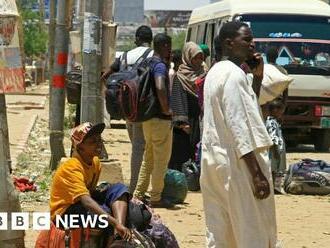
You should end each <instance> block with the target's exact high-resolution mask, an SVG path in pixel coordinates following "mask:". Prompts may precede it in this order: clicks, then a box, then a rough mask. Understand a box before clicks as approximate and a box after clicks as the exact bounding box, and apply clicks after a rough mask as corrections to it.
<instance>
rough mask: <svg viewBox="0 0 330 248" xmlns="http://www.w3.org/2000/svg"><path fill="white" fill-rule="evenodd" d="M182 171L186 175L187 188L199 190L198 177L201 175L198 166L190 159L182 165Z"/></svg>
mask: <svg viewBox="0 0 330 248" xmlns="http://www.w3.org/2000/svg"><path fill="white" fill-rule="evenodd" d="M182 172H183V173H184V174H185V176H186V179H187V185H188V190H190V191H199V190H200V184H199V178H200V175H201V168H200V166H199V165H198V164H197V163H195V162H193V161H192V160H191V159H190V160H188V161H187V162H185V163H184V164H183V165H182Z"/></svg>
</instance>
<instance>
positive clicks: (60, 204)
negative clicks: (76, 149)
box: [50, 153, 101, 220]
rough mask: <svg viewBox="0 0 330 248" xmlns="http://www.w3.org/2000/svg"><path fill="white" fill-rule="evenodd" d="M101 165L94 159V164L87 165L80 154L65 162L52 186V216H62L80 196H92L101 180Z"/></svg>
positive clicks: (56, 174) (52, 217)
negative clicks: (91, 193)
mask: <svg viewBox="0 0 330 248" xmlns="http://www.w3.org/2000/svg"><path fill="white" fill-rule="evenodd" d="M100 172H101V164H100V160H99V158H98V157H94V159H93V164H92V165H87V164H85V163H84V162H83V161H82V159H81V158H80V156H79V155H78V154H76V153H75V154H74V157H72V158H70V159H68V160H67V161H65V162H63V163H62V164H61V165H60V166H59V168H58V169H57V171H56V173H55V175H54V177H53V183H52V186H51V193H50V214H51V219H52V220H54V219H55V215H62V214H64V213H65V211H66V209H67V208H68V207H69V206H71V205H72V204H75V203H76V202H77V199H78V197H79V196H82V195H90V192H92V191H93V190H94V189H95V187H96V184H97V182H98V180H99V177H100Z"/></svg>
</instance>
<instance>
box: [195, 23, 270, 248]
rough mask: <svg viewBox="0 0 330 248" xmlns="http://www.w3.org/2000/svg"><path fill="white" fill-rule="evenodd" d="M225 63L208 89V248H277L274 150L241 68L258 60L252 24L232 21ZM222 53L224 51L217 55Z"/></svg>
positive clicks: (204, 182) (223, 33) (223, 34)
mask: <svg viewBox="0 0 330 248" xmlns="http://www.w3.org/2000/svg"><path fill="white" fill-rule="evenodd" d="M219 42H220V44H221V54H222V59H223V60H222V61H220V62H218V63H216V64H215V65H214V66H213V67H212V68H211V69H210V71H209V72H208V75H207V76H206V81H205V85H204V132H203V137H202V166H201V167H202V172H201V190H202V196H203V204H204V210H205V217H206V218H205V219H206V232H207V247H217V248H241V247H244V248H256V247H258V248H259V247H260V248H274V247H275V246H276V218H275V203H274V195H273V189H272V176H271V171H270V161H269V158H268V148H269V147H270V146H272V144H273V143H272V140H271V139H270V137H269V135H268V133H267V130H266V127H265V124H264V121H263V119H262V116H261V112H260V109H259V105H258V99H257V96H256V94H255V92H254V91H253V88H252V86H251V85H250V84H249V82H248V79H247V76H246V74H245V72H244V71H243V70H242V69H241V67H240V66H241V64H242V63H243V62H245V61H246V60H249V59H252V58H254V60H255V61H256V62H257V66H256V67H255V68H254V69H253V70H252V72H253V74H254V76H255V77H260V76H261V75H263V61H262V57H261V55H260V54H256V53H255V51H254V49H255V47H254V43H253V35H252V31H251V29H250V28H249V27H248V25H247V24H245V23H241V22H236V21H234V22H228V23H225V24H224V25H223V27H222V28H221V30H220V33H219ZM218 53H220V51H218Z"/></svg>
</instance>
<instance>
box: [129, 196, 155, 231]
mask: <svg viewBox="0 0 330 248" xmlns="http://www.w3.org/2000/svg"><path fill="white" fill-rule="evenodd" d="M151 217H152V214H151V213H150V211H149V210H148V208H147V207H146V205H145V204H143V203H140V204H138V203H136V202H134V201H132V200H131V201H130V202H129V205H128V222H129V226H130V227H131V228H136V230H137V231H139V232H142V231H144V230H146V229H147V228H149V227H150V226H149V224H150V220H151Z"/></svg>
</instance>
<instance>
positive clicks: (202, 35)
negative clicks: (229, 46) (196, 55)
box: [196, 24, 205, 44]
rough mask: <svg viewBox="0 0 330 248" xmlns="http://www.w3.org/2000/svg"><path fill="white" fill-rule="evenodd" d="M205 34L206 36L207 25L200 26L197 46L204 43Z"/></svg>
mask: <svg viewBox="0 0 330 248" xmlns="http://www.w3.org/2000/svg"><path fill="white" fill-rule="evenodd" d="M204 34H205V24H200V25H198V29H197V39H196V43H197V44H200V43H203V40H204Z"/></svg>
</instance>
